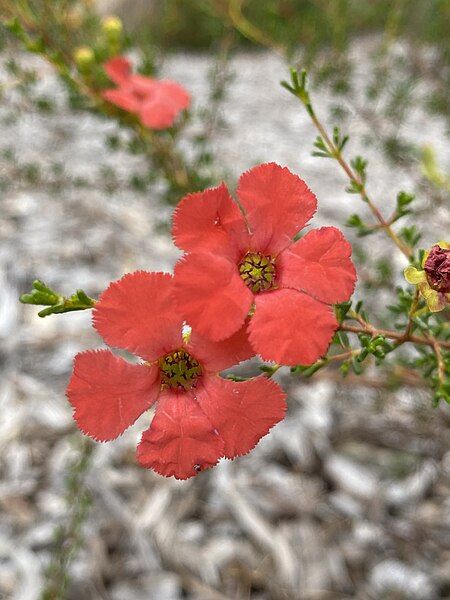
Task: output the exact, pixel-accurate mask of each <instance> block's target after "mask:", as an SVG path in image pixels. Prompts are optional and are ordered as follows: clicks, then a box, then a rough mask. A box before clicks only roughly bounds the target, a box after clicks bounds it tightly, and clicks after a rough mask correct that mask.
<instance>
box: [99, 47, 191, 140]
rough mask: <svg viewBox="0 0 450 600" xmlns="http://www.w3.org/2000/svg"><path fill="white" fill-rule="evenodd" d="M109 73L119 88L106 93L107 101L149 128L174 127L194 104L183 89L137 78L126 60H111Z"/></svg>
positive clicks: (119, 57) (107, 69) (108, 66)
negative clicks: (181, 115)
mask: <svg viewBox="0 0 450 600" xmlns="http://www.w3.org/2000/svg"><path fill="white" fill-rule="evenodd" d="M105 71H106V73H107V74H108V77H109V78H110V79H111V80H112V81H113V82H114V83H115V84H117V86H118V87H117V88H114V89H110V90H105V91H103V93H102V96H103V98H104V99H105V100H107V101H108V102H111V103H112V104H115V105H116V106H118V107H119V108H122V109H123V110H125V111H127V112H131V113H133V114H135V115H137V116H138V117H139V119H140V121H141V123H142V125H144V126H145V127H149V128H151V129H166V128H167V127H171V126H172V125H173V123H174V121H175V119H176V118H177V116H178V115H179V113H180V112H181V111H182V110H184V109H186V108H187V107H188V106H189V104H190V101H191V100H190V96H189V94H188V93H187V92H186V90H185V89H184V88H183V87H182V86H181V85H179V84H178V83H175V82H174V81H166V80H158V79H152V78H150V77H144V76H143V75H133V74H132V73H131V64H130V62H129V61H128V60H127V59H126V58H124V57H123V56H116V57H115V58H111V59H110V60H109V61H108V62H107V63H106V64H105Z"/></svg>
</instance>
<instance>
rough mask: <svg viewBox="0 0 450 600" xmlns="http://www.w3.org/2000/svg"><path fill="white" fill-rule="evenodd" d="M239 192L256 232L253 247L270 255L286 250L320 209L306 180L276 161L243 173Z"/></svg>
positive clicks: (250, 222)
mask: <svg viewBox="0 0 450 600" xmlns="http://www.w3.org/2000/svg"><path fill="white" fill-rule="evenodd" d="M237 194H238V197H239V200H240V202H241V204H242V205H243V207H244V209H245V211H246V214H247V220H248V222H249V225H250V228H251V229H252V231H253V233H254V240H253V249H254V250H255V251H259V252H266V253H267V254H277V253H278V252H280V251H281V250H284V248H286V246H287V245H288V244H289V242H290V240H291V239H292V238H293V237H294V235H295V234H296V233H297V232H298V231H299V230H300V229H302V228H303V227H304V226H305V225H306V223H307V222H308V221H309V220H310V219H311V217H312V216H313V214H314V213H315V212H316V208H317V200H316V197H315V195H314V194H313V193H312V192H311V190H310V189H309V188H308V186H307V185H306V183H305V182H304V181H303V179H300V177H298V176H297V175H294V173H291V171H289V169H287V168H286V167H280V166H279V165H277V164H275V163H267V164H263V165H259V166H257V167H254V168H253V169H250V171H247V172H246V173H244V174H243V175H242V176H241V178H240V180H239V187H238V191H237Z"/></svg>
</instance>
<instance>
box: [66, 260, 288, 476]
mask: <svg viewBox="0 0 450 600" xmlns="http://www.w3.org/2000/svg"><path fill="white" fill-rule="evenodd" d="M93 323H94V327H95V328H96V329H97V331H98V333H99V334H100V335H101V336H102V337H103V339H104V340H105V342H106V343H107V344H109V345H111V346H114V347H119V348H122V349H125V350H128V351H129V352H132V353H134V354H135V355H138V356H139V357H141V358H142V359H144V360H145V362H140V363H139V364H131V363H129V362H126V361H125V360H124V359H122V358H119V357H117V356H115V355H114V354H112V352H110V351H109V350H97V351H87V352H81V353H80V354H78V355H77V356H76V357H75V364H74V371H73V375H72V378H71V380H70V382H69V385H68V388H67V396H68V398H69V401H70V403H71V404H72V406H73V408H74V418H75V421H76V423H77V425H78V427H79V428H80V429H81V430H82V431H83V432H84V433H86V434H87V435H89V436H90V437H92V438H94V439H95V440H99V441H107V440H112V439H114V438H116V437H117V436H119V435H120V434H122V433H123V432H124V431H125V429H127V428H128V427H129V426H130V425H132V424H133V423H134V422H135V421H136V419H137V418H138V417H139V416H140V415H141V414H142V413H143V412H144V411H146V410H147V409H149V408H150V407H151V406H152V405H153V404H154V403H155V402H156V401H157V400H158V404H157V407H156V412H155V416H154V418H153V421H152V422H151V425H150V428H149V429H148V430H147V431H145V432H144V434H143V435H142V438H141V441H140V444H139V446H138V449H137V458H138V461H139V462H140V464H141V465H143V466H144V467H148V468H151V469H153V470H154V471H156V472H157V473H160V474H161V475H164V476H175V477H176V478H177V479H187V478H188V477H192V476H194V475H196V474H197V473H198V472H199V471H202V470H204V469H207V468H209V467H212V466H214V465H215V464H216V463H217V462H218V460H219V459H220V458H221V457H225V458H235V457H236V456H239V455H242V454H246V453H247V452H249V451H250V450H251V449H252V448H253V447H254V446H255V445H256V444H257V443H258V441H259V440H260V438H261V437H263V436H264V435H266V434H267V433H268V431H269V429H270V428H271V427H273V426H274V425H275V424H276V423H278V422H279V421H280V420H281V419H283V417H284V414H285V410H286V404H285V394H284V392H283V391H282V390H281V388H280V387H279V386H278V385H277V384H276V383H275V382H274V381H272V380H270V379H268V378H267V377H266V376H264V375H261V376H259V377H255V378H253V379H249V380H247V381H243V382H239V383H236V382H234V381H231V380H227V379H223V378H221V377H219V376H218V372H219V371H221V370H223V369H226V368H227V367H230V366H232V365H234V364H236V363H238V362H240V361H242V360H245V359H247V358H250V357H251V356H253V354H254V353H253V350H252V348H251V346H250V344H249V343H248V339H247V334H246V328H245V327H241V328H240V329H239V330H238V331H236V332H235V333H234V335H233V336H232V337H230V338H229V339H227V340H224V341H221V342H211V341H208V340H205V339H204V338H202V337H200V336H199V335H198V334H197V333H196V332H195V330H194V331H192V332H191V333H190V334H189V335H188V336H186V335H185V336H183V335H182V326H183V322H182V319H181V317H180V316H179V313H178V311H177V308H176V304H175V300H174V295H173V278H172V276H171V275H169V274H166V273H148V272H144V271H137V272H135V273H131V274H128V275H125V276H124V277H123V278H122V279H120V280H119V281H116V282H114V283H111V284H110V286H109V287H108V289H107V290H106V291H105V292H103V294H102V295H101V296H100V299H99V301H98V302H97V304H96V305H95V308H94V317H93Z"/></svg>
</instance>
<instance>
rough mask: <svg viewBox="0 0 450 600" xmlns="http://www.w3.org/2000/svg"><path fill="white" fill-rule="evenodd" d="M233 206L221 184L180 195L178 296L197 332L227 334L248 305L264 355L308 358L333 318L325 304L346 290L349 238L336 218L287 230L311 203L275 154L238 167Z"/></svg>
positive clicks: (306, 215) (326, 339)
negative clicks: (246, 167) (306, 229)
mask: <svg viewBox="0 0 450 600" xmlns="http://www.w3.org/2000/svg"><path fill="white" fill-rule="evenodd" d="M237 196H238V198H239V206H238V204H237V203H235V202H234V201H233V199H232V198H231V196H230V195H229V193H228V190H227V188H226V186H225V185H224V184H222V185H221V186H219V187H217V188H214V189H210V190H206V191H205V192H200V193H196V194H190V195H189V196H186V197H185V198H184V199H183V200H182V201H181V202H180V204H179V205H178V208H177V209H176V211H175V215H174V223H173V237H174V240H175V243H176V244H177V246H178V247H179V248H181V249H182V250H185V251H186V253H187V254H185V255H184V256H183V258H182V259H181V260H180V261H179V262H178V263H177V265H176V267H175V290H176V297H177V300H178V305H179V308H180V310H181V311H182V313H183V315H184V317H185V318H186V320H187V321H188V322H189V323H190V324H192V326H193V327H195V328H196V330H197V332H198V333H200V334H201V335H204V336H206V337H209V338H210V339H212V340H220V339H223V338H226V337H228V336H230V335H232V334H234V333H235V332H236V331H237V330H239V329H240V328H241V327H242V326H243V324H244V321H245V320H246V318H247V316H248V314H249V311H251V310H252V307H253V306H254V309H255V311H254V315H253V316H252V318H251V320H250V325H249V328H248V329H249V339H250V342H251V345H252V346H253V349H254V351H255V353H257V354H260V355H261V357H262V358H263V359H264V360H268V361H271V360H274V361H276V362H278V363H281V364H285V365H295V364H304V365H307V364H311V363H313V362H315V361H316V360H317V359H318V358H320V357H321V356H323V355H324V354H325V353H326V351H327V348H328V346H329V344H330V341H331V338H332V336H333V333H334V331H335V330H336V328H337V326H338V324H337V321H336V318H335V315H334V312H333V310H332V307H331V306H329V305H330V304H333V303H337V302H344V301H345V300H348V298H349V297H350V296H351V294H352V292H353V289H354V286H355V281H356V273H355V269H354V266H353V263H352V261H351V258H350V256H351V246H350V244H349V243H348V242H347V241H346V240H345V238H344V236H343V235H342V233H341V232H340V231H339V230H338V229H336V228H335V227H322V228H321V229H315V230H312V231H310V232H309V233H307V234H306V235H305V236H304V237H302V238H301V239H299V240H298V241H294V239H293V238H294V236H295V235H296V234H297V232H298V231H299V230H300V229H302V228H303V227H304V226H305V225H306V223H307V222H308V221H309V219H310V218H311V217H312V216H313V214H314V212H315V211H316V205H317V201H316V197H315V196H314V194H313V193H312V192H311V191H310V190H309V189H308V187H307V185H306V183H305V182H304V181H303V180H302V179H300V178H299V177H297V176H296V175H294V174H293V173H291V172H290V171H289V170H288V169H286V168H282V167H280V166H279V165H276V164H274V163H269V164H263V165H259V166H257V167H255V168H253V169H251V170H250V171H247V172H246V173H244V174H243V175H242V176H241V178H240V180H239V187H238V190H237Z"/></svg>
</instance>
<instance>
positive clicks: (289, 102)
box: [0, 54, 450, 600]
mask: <svg viewBox="0 0 450 600" xmlns="http://www.w3.org/2000/svg"><path fill="white" fill-rule="evenodd" d="M37 64H38V68H39V73H40V76H41V81H40V86H41V88H42V90H44V91H46V92H47V93H50V94H51V95H52V96H53V97H54V98H55V99H56V100H57V105H58V108H57V111H56V113H55V114H52V115H43V114H40V113H37V112H35V111H34V110H32V109H30V108H29V107H27V106H23V107H22V109H21V112H20V116H19V117H18V118H16V119H13V118H12V117H11V113H12V109H11V106H12V104H13V103H17V98H16V99H14V97H13V95H12V96H11V97H10V98H9V100H8V99H7V101H6V102H5V103H4V105H3V106H2V107H1V108H0V117H1V119H2V136H1V140H0V145H1V148H2V149H6V148H10V149H13V150H14V152H15V154H16V157H17V160H16V161H15V165H16V166H14V164H13V165H12V164H11V162H10V161H7V160H5V159H4V158H2V159H1V161H2V162H1V163H0V168H1V171H2V180H9V182H10V184H9V185H8V186H7V187H6V188H5V190H4V192H2V196H1V197H0V372H1V377H0V405H1V414H2V418H1V419H0V452H1V482H0V598H15V599H18V600H19V599H20V600H33V599H37V598H39V596H40V593H41V591H42V589H43V586H44V571H45V567H46V565H48V563H49V561H50V557H51V554H52V553H54V552H55V544H54V539H55V527H56V526H57V525H58V524H60V523H65V522H67V519H68V516H69V514H70V511H71V510H72V508H73V504H74V502H75V500H74V498H72V497H71V498H70V500H69V502H68V503H67V501H66V495H67V481H66V478H67V474H68V472H69V469H70V468H71V466H72V465H73V464H76V461H77V457H78V454H79V452H80V443H81V442H80V440H81V434H79V433H78V432H77V431H76V429H75V428H74V426H73V422H72V419H71V411H70V409H69V406H68V403H67V401H66V399H65V397H64V388H65V385H66V384H67V380H68V377H69V374H70V370H71V364H72V359H73V356H74V354H75V353H76V352H78V351H80V350H83V349H87V348H95V347H99V346H100V345H101V340H100V339H99V338H98V337H97V335H96V334H95V333H94V332H93V330H92V329H91V327H90V316H89V314H87V313H86V314H85V313H80V314H68V315H63V316H58V317H50V318H47V319H44V320H42V319H39V318H38V317H37V315H36V312H37V311H36V310H35V309H34V308H33V307H24V306H21V305H19V304H18V303H17V302H16V299H17V297H18V296H19V294H20V293H22V292H24V291H26V290H27V289H28V288H29V286H30V283H31V281H32V280H33V279H34V278H35V277H36V276H38V277H39V278H41V279H44V280H45V281H47V282H48V283H49V284H51V285H52V286H54V287H55V288H56V289H59V290H61V291H63V292H65V293H70V292H72V291H73V290H74V289H75V288H76V287H82V288H84V289H85V290H86V291H87V292H88V293H90V294H92V295H93V296H95V295H96V294H98V293H99V292H100V291H101V290H102V289H104V287H105V286H106V285H107V283H108V282H109V281H110V280H111V279H114V278H117V277H119V276H120V275H122V274H123V273H124V272H125V271H131V270H134V269H137V268H144V269H148V270H169V269H170V268H171V267H172V266H173V264H174V261H175V260H176V258H177V256H178V254H177V251H176V250H175V249H174V247H173V246H172V244H171V242H170V239H169V237H168V235H167V233H165V232H164V231H162V230H161V226H160V225H161V223H163V222H167V221H168V219H169V217H170V211H169V209H168V208H166V207H161V205H160V203H159V198H158V191H157V190H154V191H153V192H150V193H147V194H141V193H138V192H136V191H133V190H132V189H131V188H130V187H129V186H128V185H127V184H126V181H127V180H128V178H129V174H130V172H132V171H134V170H138V171H139V169H142V167H143V165H142V163H141V161H140V159H138V158H135V157H132V156H130V155H128V154H125V153H112V152H110V151H108V150H107V149H106V147H105V145H104V138H105V136H106V135H107V134H110V133H112V132H114V124H111V123H106V122H105V121H103V120H101V119H98V118H96V117H94V116H91V115H86V114H74V113H71V112H70V111H69V110H68V109H67V108H66V106H65V102H64V94H63V92H62V91H61V89H60V88H59V86H58V85H57V83H56V82H55V80H54V78H53V76H52V73H51V71H50V69H49V68H48V67H46V66H45V65H42V64H40V63H37ZM209 65H210V62H209V59H207V58H205V57H202V56H177V57H174V58H173V59H170V60H168V61H167V63H166V64H165V66H164V71H165V73H166V74H167V75H169V76H171V77H173V78H176V79H178V80H179V81H181V82H182V83H183V84H184V85H186V87H187V88H188V89H189V90H190V91H191V93H192V94H193V96H194V98H196V99H197V102H198V104H201V103H202V101H203V99H204V98H206V94H207V81H206V80H207V70H208V67H209ZM361 68H363V67H361ZM232 69H233V71H234V72H235V78H234V81H233V83H232V85H231V87H230V90H229V94H228V97H227V99H226V101H225V104H224V106H223V116H224V118H225V121H226V123H227V125H226V127H225V128H224V129H222V130H221V131H220V132H218V134H216V137H215V139H214V146H215V150H216V154H217V155H218V156H219V157H220V161H221V162H223V164H224V165H225V167H226V169H227V170H228V171H229V173H230V174H231V178H233V177H234V178H236V177H237V176H238V175H239V174H240V173H241V172H242V171H243V170H244V169H246V168H248V167H249V166H251V165H252V164H254V163H256V162H258V161H266V160H273V161H276V162H279V163H281V164H286V165H288V166H289V167H290V168H292V169H293V170H294V171H296V172H298V173H299V174H300V175H301V176H302V177H304V178H305V179H306V180H307V181H308V183H309V185H310V186H311V188H312V189H313V190H314V191H315V192H316V194H317V195H318V198H319V203H320V205H319V206H320V208H319V211H318V214H317V217H316V219H315V222H314V224H316V225H318V224H320V225H321V224H325V223H326V224H336V225H342V223H343V221H344V220H345V218H346V216H348V215H349V214H350V213H352V212H354V210H355V208H354V206H352V203H355V202H356V199H355V198H354V197H352V196H348V195H346V194H345V192H344V188H345V180H344V179H343V178H342V177H341V176H340V175H339V174H338V173H337V171H336V168H335V166H334V165H332V164H331V163H330V162H329V161H326V160H321V159H317V158H313V157H311V155H310V150H311V146H312V142H313V140H314V137H315V133H314V131H313V129H312V127H311V125H310V123H309V121H308V119H307V118H306V117H305V115H304V114H303V112H302V111H301V109H300V108H299V107H298V105H297V104H296V103H295V100H294V99H292V98H291V97H289V95H288V94H286V93H285V92H283V91H282V89H281V88H280V87H279V85H278V82H279V80H280V79H282V78H284V77H285V70H284V67H283V65H282V63H281V62H280V61H278V59H276V58H273V57H271V56H269V55H267V54H260V55H252V56H247V55H244V56H238V57H236V58H235V60H234V62H233V65H232ZM419 91H420V90H419ZM332 102H333V99H332V98H331V97H329V96H326V95H325V96H324V95H320V97H319V101H318V109H319V112H323V113H324V115H325V116H327V114H328V108H329V106H330V104H331V103H332ZM404 127H405V134H406V135H407V136H409V137H410V138H411V139H413V140H415V141H417V142H419V143H429V142H432V143H433V145H434V147H435V148H436V150H437V151H438V154H440V156H441V157H443V160H444V161H447V162H450V157H449V155H448V150H446V146H445V141H443V140H442V137H441V135H440V132H441V131H442V127H443V125H442V123H441V122H440V121H439V120H432V119H430V118H429V117H426V116H425V115H424V114H423V113H422V112H421V111H420V110H413V111H412V112H411V115H410V121H409V122H407V123H406V124H405V126H404ZM349 130H350V133H351V135H352V141H351V143H350V148H349V151H350V154H354V153H357V152H358V151H361V150H362V149H364V151H365V154H366V155H368V156H369V161H370V162H369V164H370V168H369V173H370V184H369V189H371V191H373V192H374V193H375V194H376V196H377V197H378V198H384V197H386V198H389V201H388V200H386V204H387V203H388V202H391V201H392V198H393V193H392V190H393V189H394V190H397V189H400V187H402V186H406V189H408V186H411V185H412V182H411V179H410V178H409V177H408V175H407V174H405V173H404V172H401V171H393V170H392V169H390V168H388V166H387V165H386V163H385V162H383V161H382V160H380V158H379V156H378V155H377V154H376V152H375V151H374V149H372V148H370V147H366V144H365V143H364V133H365V131H366V130H367V126H366V125H364V123H363V122H362V121H361V119H360V118H359V117H358V115H357V114H356V113H354V114H352V117H351V119H350V121H349ZM446 152H447V153H446ZM29 161H31V162H36V163H38V164H39V165H41V179H40V180H39V181H37V182H35V183H30V182H28V183H27V182H26V181H25V180H24V178H23V176H22V175H21V174H20V173H19V171H20V169H19V170H18V169H17V168H16V167H17V165H18V164H24V163H26V162H29ZM55 163H58V164H60V165H61V166H62V167H63V174H61V173H58V174H56V175H55V171H54V164H55ZM108 168H109V169H112V170H113V171H114V173H115V175H116V178H117V180H118V185H117V187H116V189H115V190H113V191H109V190H108V189H107V185H106V184H107V182H108V177H109V176H110V175H105V174H107V169H108ZM77 178H84V179H85V180H86V184H85V185H84V186H83V187H79V186H77V185H76V180H77ZM386 212H390V211H389V210H387V209H386ZM433 218H435V219H436V220H437V221H441V222H442V218H446V219H447V223H448V209H439V212H436V214H434V215H433ZM430 235H431V234H430ZM373 244H374V248H373V250H374V252H378V251H380V246H381V247H383V244H382V242H381V238H376V239H374V242H373ZM392 260H393V261H394V263H393V264H394V265H395V266H396V267H398V268H399V271H400V267H401V266H402V265H403V263H402V260H401V259H400V258H399V259H397V258H396V257H395V258H394V257H393V259H392ZM278 379H279V380H280V381H281V382H282V383H283V385H284V386H285V388H286V389H287V391H288V393H289V412H288V416H287V418H286V420H285V421H284V422H283V423H281V424H280V425H278V426H277V427H276V428H275V429H274V430H273V432H272V433H271V434H270V435H269V436H267V437H266V438H265V439H264V440H263V441H262V442H261V443H260V444H259V445H258V447H257V448H256V450H255V451H254V452H253V453H252V454H251V455H249V456H247V457H243V458H241V459H239V460H237V461H234V462H227V461H224V462H222V463H221V464H220V465H219V466H218V467H217V468H215V469H214V470H212V471H211V472H207V473H204V474H202V475H201V476H199V477H197V478H196V479H194V480H190V481H188V482H184V483H180V482H176V481H173V480H166V479H163V478H161V477H159V476H157V475H155V474H153V473H151V472H147V471H145V470H142V469H140V468H138V467H137V466H136V464H135V462H134V456H133V452H134V448H135V445H136V442H137V440H138V438H139V436H140V433H141V432H142V431H143V430H144V429H145V428H146V426H147V424H148V422H149V415H148V414H147V415H144V416H143V417H142V418H141V419H140V420H139V421H138V422H137V424H136V425H135V426H134V427H133V428H132V429H131V430H129V431H128V432H127V433H126V434H125V435H124V436H122V437H121V438H120V439H119V440H117V441H115V442H112V443H109V444H96V445H95V446H94V449H93V453H92V457H91V458H92V462H91V465H90V468H89V471H88V473H87V476H86V485H87V488H88V490H89V493H90V495H91V497H92V504H91V507H90V509H89V511H88V513H87V517H86V519H84V521H83V523H81V525H80V527H81V538H82V548H81V549H80V551H79V552H78V553H77V555H76V556H75V558H74V560H73V561H72V563H71V567H70V583H69V587H68V592H67V597H68V598H70V599H72V598H73V599H74V600H79V599H82V600H91V599H92V600H94V599H97V598H98V599H105V600H106V599H111V600H141V599H142V600H144V599H145V600H148V599H158V600H160V599H161V600H175V599H178V598H182V597H188V598H206V599H208V600H209V599H214V598H222V599H224V598H236V599H247V598H255V599H257V600H266V599H269V598H275V599H314V600H316V599H325V598H326V599H328V598H329V599H333V600H334V599H336V598H361V599H379V598H411V599H417V600H433V599H435V598H448V597H450V501H449V497H450V496H449V492H450V439H449V433H448V426H449V424H450V412H449V410H448V408H447V409H445V408H443V409H439V410H434V411H433V410H431V408H430V403H429V402H430V401H429V397H428V396H427V394H426V393H425V392H422V391H421V390H415V391H414V393H411V391H409V392H406V391H400V392H390V391H386V390H380V389H372V388H363V387H358V388H355V387H352V388H351V389H350V388H349V386H346V385H344V384H341V383H336V382H334V381H333V378H330V377H320V378H317V380H313V381H310V382H307V383H306V384H300V383H298V381H294V380H293V379H292V378H290V377H289V375H288V374H286V373H281V374H280V375H279V377H278Z"/></svg>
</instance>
